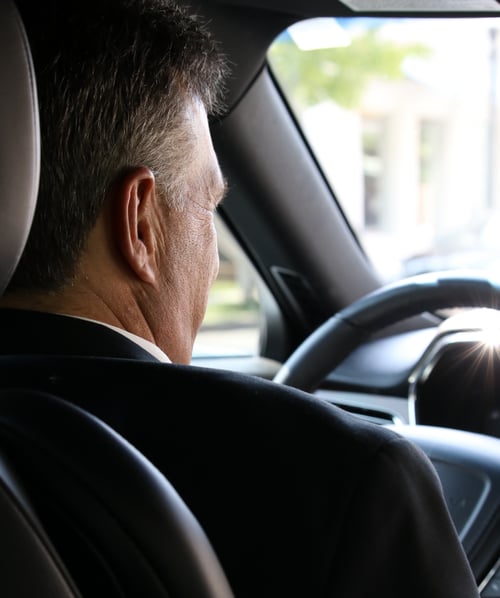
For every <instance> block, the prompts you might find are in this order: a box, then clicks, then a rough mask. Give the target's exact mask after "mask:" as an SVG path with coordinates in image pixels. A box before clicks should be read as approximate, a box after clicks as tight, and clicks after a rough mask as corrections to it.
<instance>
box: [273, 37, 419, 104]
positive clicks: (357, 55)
mask: <svg viewBox="0 0 500 598" xmlns="http://www.w3.org/2000/svg"><path fill="white" fill-rule="evenodd" d="M429 54H430V49H429V48H428V47H426V46H424V45H421V44H398V43H395V42H392V41H390V40H387V39H384V38H382V37H381V36H380V35H379V28H371V29H368V30H367V31H365V32H364V33H362V34H358V35H356V36H353V37H352V40H351V43H350V44H349V45H348V46H345V47H335V48H326V49H319V50H307V51H304V50H301V49H300V48H298V47H297V46H296V45H295V43H294V42H293V41H292V39H291V38H290V37H289V36H288V35H286V34H285V35H283V36H281V37H280V38H278V39H277V40H276V41H275V43H274V44H273V45H272V47H271V48H270V51H269V55H268V58H269V62H270V65H271V68H272V69H273V70H274V71H275V72H276V74H277V76H278V80H279V81H280V84H281V85H282V86H283V88H284V90H285V92H286V93H287V95H288V97H290V98H293V101H294V104H295V105H296V108H297V109H299V110H301V109H303V108H305V107H307V106H311V105H315V104H318V103H320V102H322V101H324V100H328V99H329V100H333V101H335V102H336V103H338V104H340V105H341V106H344V107H346V108H353V107H355V106H356V105H357V104H358V102H359V99H360V97H361V95H362V93H363V91H364V89H365V87H366V85H367V84H368V83H369V81H370V79H373V78H374V77H377V78H380V77H382V78H387V79H398V78H401V77H402V76H403V73H402V64H403V61H404V60H405V59H406V58H408V57H409V56H416V57H427V56H429Z"/></svg>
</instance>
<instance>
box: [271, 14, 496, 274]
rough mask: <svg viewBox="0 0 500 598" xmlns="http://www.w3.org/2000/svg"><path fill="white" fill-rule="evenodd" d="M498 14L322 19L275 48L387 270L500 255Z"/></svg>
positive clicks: (274, 63) (469, 262) (300, 109)
mask: <svg viewBox="0 0 500 598" xmlns="http://www.w3.org/2000/svg"><path fill="white" fill-rule="evenodd" d="M499 30H500V23H499V22H498V20H496V19H484V18H482V19H481V18H476V19H431V20H429V19H426V20H416V19H393V18H339V19H331V18H328V19H313V20H309V21H304V22H302V23H298V24H296V25H293V26H292V27H290V28H289V29H288V30H287V31H285V32H284V33H283V34H282V35H281V36H280V37H279V38H277V39H276V40H275V42H274V43H273V45H272V46H271V48H270V50H269V54H268V59H269V64H270V67H271V69H272V72H273V73H274V75H275V77H276V79H277V82H278V84H279V85H280V87H281V88H282V90H283V93H284V94H285V96H286V98H287V99H288V102H289V105H290V107H291V109H292V111H293V113H294V115H295V117H296V119H297V121H298V123H299V124H300V126H301V127H302V129H303V131H304V134H305V136H306V138H307V139H308V141H309V143H310V146H311V148H312V151H313V152H314V153H315V155H316V158H317V161H318V163H319V164H320V166H321V168H322V170H323V172H324V174H325V177H326V178H327V179H328V181H329V183H330V185H331V187H332V190H333V192H334V194H335V196H336V198H337V201H338V202H339V204H340V206H341V207H342V209H343V211H344V214H345V217H346V218H347V219H348V221H349V222H350V225H351V227H352V229H353V231H354V232H355V234H356V235H357V237H358V240H359V242H360V244H361V245H362V247H363V248H364V250H365V252H366V254H367V256H368V257H369V259H370V260H371V261H372V263H373V265H374V267H375V268H376V269H377V271H378V272H379V274H380V276H381V278H382V279H383V280H384V281H386V282H390V281H393V280H397V279H399V278H402V277H405V276H410V275H413V274H417V273H421V272H428V271H434V270H443V269H450V268H477V269H486V270H487V269H490V268H491V269H493V268H494V269H498V267H500V232H499V231H500V141H499V138H500V101H499V96H500V90H499V67H498V54H499V46H500V31H499Z"/></svg>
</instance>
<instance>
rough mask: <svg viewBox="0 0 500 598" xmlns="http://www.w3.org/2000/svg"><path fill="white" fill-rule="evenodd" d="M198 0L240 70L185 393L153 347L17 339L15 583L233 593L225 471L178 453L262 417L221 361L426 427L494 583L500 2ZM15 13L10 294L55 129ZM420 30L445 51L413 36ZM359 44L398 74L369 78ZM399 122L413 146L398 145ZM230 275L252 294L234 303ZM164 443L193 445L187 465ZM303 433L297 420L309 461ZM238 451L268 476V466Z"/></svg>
mask: <svg viewBox="0 0 500 598" xmlns="http://www.w3.org/2000/svg"><path fill="white" fill-rule="evenodd" d="M182 1H183V2H185V3H186V4H188V5H189V6H190V7H191V8H192V10H193V12H195V13H197V14H200V15H202V16H203V17H205V18H206V20H207V22H208V23H209V26H210V28H211V29H212V31H213V34H214V35H215V36H216V38H217V39H218V40H219V41H220V44H221V46H222V48H223V50H224V52H225V53H226V54H227V56H228V58H229V60H230V64H231V67H232V73H231V77H230V80H229V84H228V89H227V92H226V97H225V109H224V112H223V114H221V115H218V116H217V117H216V118H213V119H212V120H211V123H210V126H211V133H212V138H213V141H214V146H215V150H216V153H217V155H218V158H219V161H220V163H221V167H222V170H223V172H224V174H225V176H226V178H227V180H228V183H229V190H228V195H227V197H226V199H225V200H224V201H223V202H222V204H221V205H220V207H219V208H218V213H217V219H218V221H217V226H218V236H219V251H220V255H221V269H220V274H219V279H218V280H217V281H216V283H215V284H214V288H213V294H212V296H211V297H212V302H211V304H210V305H209V308H208V311H207V318H206V320H205V322H204V324H203V326H202V328H201V330H200V334H199V337H198V338H197V342H196V344H195V351H194V354H193V359H192V363H191V365H190V366H174V365H172V370H173V372H174V374H173V377H172V381H174V380H175V388H174V386H173V385H172V387H171V388H170V387H169V388H167V389H161V388H159V385H160V384H161V383H162V382H161V380H162V378H161V377H160V376H159V374H158V371H157V368H156V367H155V366H154V365H151V364H135V363H126V364H124V363H121V362H120V360H109V359H104V358H99V357H95V358H84V357H82V358H75V357H64V356H61V355H54V356H42V357H40V356H26V355H23V356H16V355H8V356H2V357H0V371H1V375H2V380H3V382H2V385H1V387H0V522H1V528H2V530H3V533H2V539H1V540H0V572H1V577H2V580H3V581H2V585H3V588H4V589H5V593H4V595H5V596H6V597H9V598H10V597H16V598H17V597H21V596H28V595H37V596H47V597H48V596H52V597H58V596H61V597H63V596H64V597H70V596H71V597H73V596H86V595H89V596H90V595H93V596H96V595H106V596H110V597H112V596H176V597H177V596H178V597H186V598H187V597H195V596H196V597H202V598H203V597H207V598H216V597H217V598H230V597H231V596H232V595H233V589H232V587H231V584H230V581H228V579H227V578H226V575H225V572H224V569H223V567H222V565H221V562H220V560H219V555H218V554H217V551H216V550H214V547H213V545H212V544H211V535H212V534H211V529H210V525H211V522H210V518H209V517H208V516H207V510H208V508H209V507H208V506H207V505H208V504H209V502H210V500H221V497H220V496H217V494H216V491H215V490H214V494H213V496H207V495H206V494H205V495H203V494H202V493H199V494H198V495H195V494H190V491H189V489H188V486H189V484H191V485H193V486H196V483H195V482H193V478H195V477H196V476H198V478H199V479H200V487H204V488H205V487H206V486H207V485H210V484H211V483H213V484H214V486H215V485H216V481H217V479H214V480H204V479H203V478H204V475H205V474H204V471H203V466H202V465H203V459H200V469H199V470H197V471H188V472H186V471H184V469H183V465H184V453H185V454H192V453H193V454H194V453H195V452H199V453H204V452H205V451H206V457H205V459H206V461H208V460H209V459H211V460H217V459H220V460H228V459H232V458H234V455H231V439H232V437H233V435H237V434H238V433H240V432H241V430H240V429H239V428H238V425H237V421H235V418H237V417H242V415H241V414H242V413H245V416H247V417H248V418H249V419H250V420H251V421H253V420H252V419H251V418H253V417H254V418H255V428H254V429H258V428H257V426H259V425H262V426H265V422H263V421H262V416H261V413H258V414H255V415H253V414H251V413H250V412H249V413H248V414H247V413H246V412H244V411H241V410H238V409H239V408H238V409H237V408H236V407H235V403H237V404H239V405H241V404H242V403H243V402H244V399H245V392H246V391H245V388H243V387H240V386H238V384H237V381H236V380H235V382H234V384H233V385H230V387H229V388H226V389H221V388H220V387H218V386H217V384H216V382H215V380H214V378H212V376H211V373H212V372H213V371H214V370H221V369H222V370H225V371H229V372H233V371H234V372H238V373H244V374H248V375H251V376H253V377H257V378H262V379H265V380H272V381H274V383H275V384H276V385H283V384H286V385H290V386H294V387H297V388H299V389H301V390H304V391H306V392H308V393H310V394H311V395H312V396H313V397H314V399H315V400H317V401H319V402H325V401H326V402H328V403H333V404H335V405H337V406H339V407H341V408H342V409H345V410H347V411H349V412H350V413H353V414H355V416H357V417H359V418H362V419H364V420H367V421H370V422H373V423H374V424H375V425H380V426H387V427H390V428H393V429H395V430H397V431H398V432H399V433H400V434H402V435H404V436H406V437H407V438H409V439H410V440H411V441H412V442H415V443H416V444H417V445H419V446H420V447H421V448H422V449H423V450H424V451H425V453H426V454H427V455H428V456H429V457H430V459H431V461H432V463H433V465H434V466H435V468H436V471H437V473H438V475H439V478H440V480H441V483H442V486H443V491H444V494H445V497H446V500H447V504H448V507H449V511H450V514H451V516H452V518H453V522H454V524H455V526H456V528H457V532H458V534H459V537H460V540H461V542H462V544H463V546H464V549H465V552H466V555H467V557H468V559H469V562H470V564H471V568H472V571H473V573H474V576H475V578H476V581H477V585H478V588H479V591H480V593H481V596H482V597H484V598H487V597H490V598H491V597H494V596H500V459H499V455H500V401H499V398H498V397H499V393H498V392H497V391H498V389H499V384H500V382H499V380H500V351H499V349H498V347H499V343H500V340H499V339H500V335H499V331H500V316H499V311H498V310H499V309H500V261H499V260H498V256H499V255H500V246H498V243H497V241H496V239H497V237H498V231H500V220H498V219H496V216H497V214H500V211H499V210H500V168H498V165H499V164H500V3H499V2H498V1H497V0H446V1H443V0H425V1H421V0H411V1H408V0H376V1H374V0H373V1H369V0H329V1H328V2H327V1H325V0H293V1H288V2H285V1H283V0H267V1H266V2H263V1H262V0H194V1H189V2H188V1H187V0H182ZM0 11H1V13H0V30H1V33H2V34H1V35H0V43H1V44H3V48H2V49H3V51H2V53H1V54H0V78H1V80H2V90H3V92H2V98H1V100H0V121H1V128H2V132H3V135H2V140H1V146H2V147H1V150H0V151H1V154H0V186H1V191H2V192H1V193H0V211H1V214H2V222H4V223H6V224H5V225H4V233H3V235H2V236H1V238H0V284H1V289H2V290H3V289H5V287H6V285H7V283H8V280H9V278H10V276H11V275H12V273H13V271H14V270H15V267H16V265H17V263H18V260H19V258H20V256H21V254H22V250H23V247H24V244H25V242H26V239H27V236H28V234H29V228H30V224H31V221H32V218H33V212H34V209H35V206H36V195H37V185H38V176H39V168H40V152H43V147H42V148H41V147H40V140H39V130H38V112H37V97H36V77H35V73H34V70H33V66H32V63H31V56H30V50H29V40H28V39H27V36H26V34H25V31H24V28H23V23H22V18H21V15H20V13H19V12H18V10H17V8H16V6H15V2H14V1H13V0H3V2H2V3H1V4H0ZM410 26H411V27H412V29H409V27H410ZM308 27H309V28H310V29H309V33H307V32H308ZM314 27H316V28H314ZM417 30H418V31H419V32H420V33H419V35H423V36H424V37H422V38H419V40H422V39H424V40H425V43H426V44H427V45H426V47H423V46H422V42H421V41H419V44H420V45H418V46H417V45H414V46H412V45H411V44H410V41H411V39H410V36H411V35H412V33H410V32H413V31H417ZM310 31H313V33H312V36H311V33H310ZM324 31H326V36H327V41H326V42H325V43H323V42H322V41H321V39H322V38H321V36H322V34H323V32H324ZM421 32H424V33H421ZM497 32H498V33H497ZM320 33H321V35H320ZM346 34H348V39H347V38H346ZM377 35H378V37H377ZM300 36H303V37H302V38H301V37H300ZM335 36H338V38H337V37H336V38H335V40H336V41H335V43H333V41H332V40H333V37H335ZM384 36H385V37H384ZM312 38H313V39H312ZM320 38H321V39H320ZM447 38H450V39H452V38H453V39H454V41H455V42H456V43H457V45H456V46H451V45H450V46H449V48H454V50H453V51H451V50H448V51H449V54H448V55H447V59H448V61H445V60H444V58H443V64H444V65H445V68H446V69H447V71H446V72H447V73H448V74H449V76H450V79H449V80H448V79H446V81H445V82H444V84H443V85H441V86H439V85H438V83H439V82H441V83H442V82H443V81H442V77H443V76H442V75H438V76H436V77H434V78H432V80H431V77H430V75H428V74H425V76H424V74H423V70H422V69H423V68H424V66H425V65H426V64H427V65H428V64H431V62H430V60H431V58H429V56H430V50H429V48H431V47H432V48H433V49H435V48H438V47H439V48H440V47H441V46H440V45H439V44H440V43H441V42H442V41H444V40H446V39H447ZM296 40H302V41H300V42H299V41H296ZM464 40H465V41H466V43H464ZM306 42H307V43H312V44H313V45H312V47H309V48H308V49H306V50H302V48H301V44H302V43H306ZM450 43H451V42H450ZM362 44H365V47H366V48H367V49H368V54H365V55H364V57H365V58H366V56H367V55H368V56H376V57H378V58H379V64H380V65H382V66H380V67H379V66H377V67H376V68H380V72H381V73H382V75H381V77H380V79H379V80H377V82H374V79H370V78H369V77H367V79H366V80H367V81H368V83H366V81H365V83H366V85H365V87H364V88H363V89H362V90H359V89H358V88H357V84H358V83H359V81H360V80H361V79H363V78H364V77H365V75H366V73H367V71H366V70H363V68H365V67H363V68H361V67H360V66H359V65H360V64H362V62H361V61H362V58H360V56H363V55H361V54H358V53H357V52H358V51H360V48H361V46H362ZM398 44H399V45H398ZM394 48H396V50H395V49H394ZM447 48H448V46H447ZM456 48H460V49H461V50H460V51H463V52H464V54H463V55H461V56H460V57H459V56H457V49H456ZM361 49H362V48H361ZM476 50H477V52H476ZM332 51H333V52H338V53H337V54H333V55H332V54H331V52H332ZM375 52H380V54H375ZM436 52H437V50H436ZM328 53H330V54H328ZM332 56H333V58H332ZM443 56H444V54H443ZM318 57H320V58H321V59H322V60H323V62H322V64H321V65H320V68H319V69H318V70H317V71H315V70H314V68H315V67H314V66H313V63H312V59H313V58H318ZM450 57H451V58H450ZM478 57H480V58H478ZM426 60H427V61H428V62H427V63H426ZM479 60H482V61H483V62H484V64H483V63H482V62H481V64H480V63H479ZM294 61H296V62H294ZM343 61H345V62H343ZM368 62H369V63H370V67H369V68H375V67H373V64H372V62H373V63H376V61H372V62H370V61H368ZM395 64H396V66H397V68H396V67H395V66H394V65H395ZM433 64H434V63H433ZM450 65H451V66H450ZM403 67H404V68H403ZM366 68H368V67H366ZM436 68H437V66H436ZM339 73H340V75H342V76H344V78H340V75H339ZM483 73H484V78H483V79H479V75H480V74H483ZM474 74H477V76H478V79H477V80H476V79H473V76H474ZM301 77H302V79H301ZM426 77H428V78H426ZM440 77H441V81H440ZM468 77H470V79H468ZM331 81H333V83H331ZM363 81H364V79H363ZM336 82H337V83H336ZM431 83H432V85H431ZM320 84H321V85H323V84H324V85H330V84H331V85H332V89H333V88H334V87H335V85H336V84H337V88H338V90H341V91H342V92H343V93H345V94H347V95H345V96H341V95H338V96H336V95H335V94H336V93H337V90H336V89H334V90H333V91H332V90H329V91H327V92H324V91H321V93H320V92H317V91H315V89H316V85H318V86H319V85H320ZM459 85H461V87H458V86H459ZM455 86H456V87H455ZM431 88H432V90H433V91H434V90H435V89H437V90H438V92H437V95H433V96H432V99H431V94H430V90H431ZM328 89H329V88H328ZM457 90H460V91H457ZM466 91H467V92H470V93H466ZM473 92H474V93H473ZM339 93H340V92H339ZM356 93H358V95H356ZM315 94H316V95H315ZM322 94H323V95H322ZM325 94H326V95H325ZM328 94H330V95H331V96H332V97H334V100H335V101H332V100H331V98H330V95H328ZM332 94H333V95H332ZM349 94H351V95H349ZM384 94H385V95H384ZM476 95H477V97H479V100H478V102H479V103H474V102H475V101H476V99H477V98H476ZM469 96H470V97H469ZM473 96H474V97H473ZM354 97H356V98H357V99H353V98H354ZM325 98H326V99H325ZM342 98H347V99H345V103H344V104H343V103H342V102H344V100H343V99H342ZM359 98H361V99H359ZM459 100H460V101H459ZM462 100H463V101H462ZM384 102H385V103H384ZM387 102H388V103H387ZM353 106H355V108H353ZM477 106H481V112H479V109H478V108H477ZM412 111H413V112H412ZM409 112H411V114H412V118H413V120H411V122H410V121H409V120H404V119H403V117H407V116H408V113H409ZM415 115H417V117H418V118H417V117H415ZM465 115H467V116H472V120H471V121H470V122H471V123H472V124H469V121H467V124H463V119H465ZM392 117H393V118H392ZM409 123H410V124H409ZM417 124H418V128H417ZM406 133H408V135H409V136H410V139H412V140H413V141H412V143H413V146H411V147H412V149H411V151H413V152H414V153H415V156H416V157H414V161H413V162H410V161H406V162H405V157H404V156H403V150H401V149H400V146H399V145H397V143H399V142H400V141H401V139H402V137H403V136H404V135H403V134H406ZM476 138H477V140H478V142H477V143H478V144H477V146H476V145H474V143H475V140H476ZM448 142H449V143H448ZM402 143H403V147H405V148H409V147H410V144H409V142H408V138H407V137H405V138H404V140H403V141H402ZM353 165H354V166H353ZM355 166H356V168H358V170H356V171H355V170H353V169H354V167H355ZM441 168H442V169H443V170H446V172H447V173H448V175H449V176H448V175H447V176H448V178H447V177H445V176H444V175H443V174H441V170H439V169H441ZM438 170H439V176H437V177H436V178H433V176H434V173H435V172H437V171H438ZM450 173H451V174H450ZM412 177H414V179H415V180H413V179H412ZM457 181H458V182H457ZM413 183H415V188H414V186H412V185H413ZM416 188H418V189H417V190H415V189H416ZM344 190H345V197H346V198H347V199H344V195H343V194H344ZM353 198H354V199H353ZM358 200H359V201H358ZM412 202H413V203H412ZM495 222H496V225H497V226H496V229H495ZM466 225H467V228H465V226H466ZM431 241H432V243H434V242H437V241H439V243H440V245H438V244H434V245H432V244H431ZM406 242H408V245H405V243H406ZM378 259H380V262H378V261H377V260H378ZM228 280H229V281H230V283H231V285H232V286H231V289H232V290H231V292H236V291H237V292H241V293H243V294H244V297H243V299H242V300H241V302H240V307H242V310H241V313H240V316H241V315H242V317H241V318H240V319H238V318H239V316H238V317H236V316H235V312H234V311H232V310H231V309H232V308H231V306H230V308H228V307H227V304H225V302H226V301H227V293H225V294H223V293H222V290H223V289H225V288H226V287H227V286H228ZM235 289H236V291H235ZM242 289H243V290H242ZM221 297H222V299H221ZM238 297H239V295H238ZM221 305H222V306H223V307H224V305H225V309H224V310H221V307H220V306H221ZM217 310H221V311H217ZM221 314H222V315H221ZM233 329H234V330H233ZM235 339H236V343H237V344H234V343H235ZM238 343H240V344H238ZM145 377H146V378H145ZM144 379H146V380H147V385H146V386H147V388H145V384H144ZM172 384H174V382H172ZM180 389H182V390H180ZM162 393H163V394H166V395H168V396H169V397H171V403H172V404H175V410H176V411H175V414H176V418H177V419H176V421H173V419H174V418H172V417H170V416H171V412H169V411H168V410H163V407H162V406H161V405H160V401H159V397H160V396H162ZM188 397H189V400H187V398H188ZM190 397H196V398H195V399H194V400H192V399H191V398H190ZM235 397H236V398H235ZM193 406H195V410H196V416H195V417H193V413H192V411H193ZM262 413H265V410H264V408H263V411H262ZM228 422H230V423H228ZM249 427H250V426H249ZM255 436H256V437H257V438H258V433H256V434H255ZM153 437H155V438H161V439H162V440H163V441H164V442H165V446H166V447H167V448H166V449H165V450H166V451H168V450H169V449H171V450H172V451H175V450H177V451H179V452H180V454H178V455H177V456H176V457H170V459H171V462H169V470H170V471H171V472H172V475H169V476H168V479H167V477H165V476H164V475H163V474H162V473H160V470H162V469H164V468H162V467H161V466H162V463H161V462H160V461H156V462H155V460H154V459H153V458H151V457H150V455H155V454H157V451H155V450H154V448H153V444H154V442H155V441H154V440H153ZM179 438H181V439H182V440H179ZM170 439H172V440H170ZM174 439H177V440H174ZM248 442H249V444H250V443H252V442H255V438H253V437H251V436H250V435H249V437H248ZM176 443H177V444H176ZM209 447H210V448H209ZM306 449H307V447H302V446H301V444H300V438H297V439H296V440H295V444H294V447H293V450H292V452H291V454H290V459H292V458H294V457H296V456H298V455H300V454H301V451H302V450H304V451H305V450H306ZM183 451H184V453H183ZM262 453H264V449H262ZM258 454H260V453H258ZM297 458H298V457H297ZM236 461H237V459H236ZM238 466H239V467H241V468H242V469H244V468H247V469H248V471H249V472H250V473H249V479H251V480H253V479H254V478H253V477H252V476H253V475H254V469H258V464H257V463H252V462H251V460H250V458H249V457H248V456H245V457H244V458H243V457H242V459H241V463H239V465H235V467H238ZM211 471H212V472H213V471H215V472H216V474H217V472H219V470H218V469H217V467H216V466H215V467H212V470H211ZM222 471H223V470H222V469H221V470H220V475H222ZM250 486H251V484H250V483H249V488H248V489H247V488H245V491H248V492H249V493H250V496H252V497H255V499H257V498H256V497H258V491H257V489H254V488H250ZM254 492H255V495H254V494H253V493H254ZM224 499H225V500H227V501H228V506H227V508H228V512H231V507H230V497H225V498H224ZM205 502H206V504H205ZM198 515H201V518H202V519H203V520H204V521H207V522H208V524H207V525H204V526H203V527H202V526H201V525H200V523H199V521H198ZM220 556H222V557H226V556H227V555H220ZM223 560H224V558H222V561H223ZM234 594H235V595H237V592H234Z"/></svg>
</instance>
